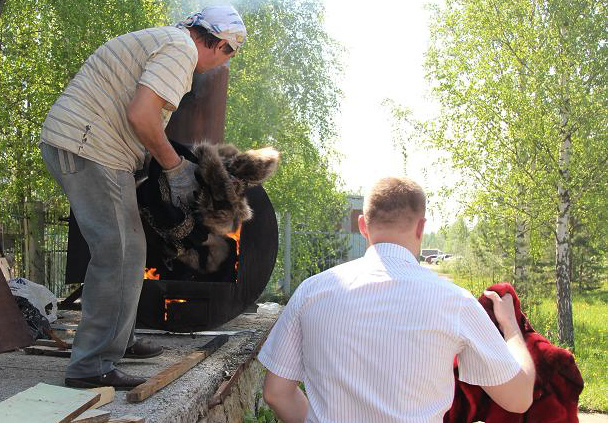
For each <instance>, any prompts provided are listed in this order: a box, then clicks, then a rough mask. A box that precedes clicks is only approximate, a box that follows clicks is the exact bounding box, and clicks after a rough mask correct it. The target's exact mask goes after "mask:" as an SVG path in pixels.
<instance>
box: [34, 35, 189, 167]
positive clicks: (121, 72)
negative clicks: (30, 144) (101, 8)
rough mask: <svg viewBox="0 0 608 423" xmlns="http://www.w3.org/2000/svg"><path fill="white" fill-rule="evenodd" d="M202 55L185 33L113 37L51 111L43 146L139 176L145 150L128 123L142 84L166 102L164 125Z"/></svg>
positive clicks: (175, 107)
mask: <svg viewBox="0 0 608 423" xmlns="http://www.w3.org/2000/svg"><path fill="white" fill-rule="evenodd" d="M197 60H198V51H197V49H196V46H195V44H194V42H193V41H192V38H191V37H190V35H189V32H188V30H187V29H178V28H174V27H159V28H148V29H143V30H141V31H136V32H130V33H128V34H125V35H121V36H120V37H117V38H114V39H112V40H110V41H108V42H106V43H105V44H103V45H102V46H101V47H99V48H98V49H97V50H96V51H95V52H94V53H93V54H92V55H91V56H90V57H89V58H88V59H87V61H86V62H85V63H84V65H83V66H82V67H81V68H80V71H79V72H78V74H77V75H76V76H75V77H74V79H72V80H71V81H70V83H69V84H68V86H67V88H66V89H65V91H64V92H63V94H62V95H61V96H60V97H59V99H58V100H57V101H56V102H55V104H54V105H53V107H52V108H51V110H50V112H49V114H48V116H47V118H46V120H45V122H44V125H43V127H42V133H41V142H45V143H48V144H51V145H54V146H55V147H58V148H61V149H64V150H68V151H71V152H72V153H74V154H77V155H79V156H82V157H85V158H87V159H90V160H92V161H94V162H97V163H100V164H102V165H105V166H108V167H110V168H113V169H119V170H126V171H131V172H133V171H135V170H137V169H139V168H140V167H141V166H142V164H143V161H144V155H145V148H144V146H143V145H142V144H141V143H140V142H139V141H138V139H137V137H136V136H135V134H134V132H133V129H132V128H131V125H130V124H129V122H128V121H127V113H126V110H127V106H128V105H129V103H130V101H131V99H132V98H133V95H134V94H135V89H136V88H137V85H138V84H141V85H145V86H147V87H149V88H150V89H152V90H153V91H154V92H155V93H156V94H158V95H159V96H160V97H162V98H163V99H164V100H166V101H167V104H166V105H165V108H164V109H163V111H162V114H163V121H164V124H165V125H166V124H167V123H168V121H169V117H170V116H171V112H173V111H174V110H175V109H177V106H178V105H179V102H180V100H181V98H182V97H183V95H184V94H185V93H187V92H188V91H190V89H191V86H192V76H193V73H194V68H195V66H196V63H197Z"/></svg>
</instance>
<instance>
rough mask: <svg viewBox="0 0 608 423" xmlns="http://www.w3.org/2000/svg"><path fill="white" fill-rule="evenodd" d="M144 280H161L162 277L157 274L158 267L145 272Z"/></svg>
mask: <svg viewBox="0 0 608 423" xmlns="http://www.w3.org/2000/svg"><path fill="white" fill-rule="evenodd" d="M144 279H154V280H159V279H160V275H157V274H156V267H151V268H150V269H146V270H145V272H144Z"/></svg>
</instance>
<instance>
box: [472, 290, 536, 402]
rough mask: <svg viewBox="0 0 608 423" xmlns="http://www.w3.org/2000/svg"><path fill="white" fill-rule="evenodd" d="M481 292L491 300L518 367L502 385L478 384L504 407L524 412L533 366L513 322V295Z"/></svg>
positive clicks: (531, 390) (529, 398) (534, 374)
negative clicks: (515, 373) (513, 374)
mask: <svg viewBox="0 0 608 423" xmlns="http://www.w3.org/2000/svg"><path fill="white" fill-rule="evenodd" d="M484 295H485V296H486V297H488V298H489V299H490V300H491V301H492V304H493V306H494V315H495V316H496V320H497V321H498V326H500V330H501V331H502V333H503V335H504V337H505V341H506V342H507V347H508V348H509V351H511V354H513V357H515V359H516V360H517V362H518V363H519V364H520V365H521V371H520V372H519V373H518V374H517V375H515V377H514V378H513V379H511V380H509V381H508V382H506V383H503V384H502V385H496V386H482V388H483V390H484V391H486V393H487V394H488V395H489V396H490V397H491V398H492V399H493V400H494V402H496V403H497V404H498V405H500V406H501V407H502V408H504V409H505V410H507V411H510V412H512V413H524V412H526V410H528V408H530V405H531V404H532V399H533V396H532V395H533V392H534V380H535V378H536V369H535V368H534V362H533V361H532V357H531V356H530V353H529V352H528V349H527V347H526V342H525V341H524V338H523V335H522V333H521V330H520V329H519V325H518V324H517V319H516V317H515V307H514V306H513V297H512V296H511V294H506V295H505V296H504V297H502V298H501V297H500V296H499V295H498V293H496V292H494V291H485V292H484Z"/></svg>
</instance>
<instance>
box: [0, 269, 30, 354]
mask: <svg viewBox="0 0 608 423" xmlns="http://www.w3.org/2000/svg"><path fill="white" fill-rule="evenodd" d="M33 343H34V338H33V336H32V334H31V332H30V330H29V328H28V327H27V323H25V319H24V318H23V314H22V313H21V310H19V307H18V306H17V302H16V301H15V298H14V297H13V294H12V292H11V290H10V288H9V287H8V283H7V282H6V279H4V275H3V274H2V272H0V352H5V351H13V350H15V349H17V348H23V347H26V346H28V345H32V344H33Z"/></svg>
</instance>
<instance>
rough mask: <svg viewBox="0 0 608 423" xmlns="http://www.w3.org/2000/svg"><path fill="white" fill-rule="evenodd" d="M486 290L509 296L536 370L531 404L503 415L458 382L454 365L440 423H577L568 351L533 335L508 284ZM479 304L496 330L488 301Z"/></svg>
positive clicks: (576, 383)
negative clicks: (447, 403) (521, 411)
mask: <svg viewBox="0 0 608 423" xmlns="http://www.w3.org/2000/svg"><path fill="white" fill-rule="evenodd" d="M488 290H490V291H496V292H497V293H498V295H500V296H501V297H502V296H503V295H505V294H511V295H512V296H513V300H514V301H513V302H514V305H515V316H516V317H517V320H518V322H519V328H520V329H521V332H522V334H523V335H524V339H525V341H526V345H527V347H528V351H530V355H531V356H532V360H534V365H535V366H536V381H535V383H534V402H533V403H532V406H531V407H530V409H529V410H528V411H527V412H525V413H524V414H516V413H510V412H508V411H505V410H503V409H502V408H501V407H500V406H499V405H498V404H496V403H495V402H494V401H492V400H491V399H490V397H489V396H488V395H487V394H486V393H485V391H483V390H482V389H481V388H480V387H479V386H475V385H469V384H467V383H464V382H461V381H459V380H458V368H457V366H456V364H457V363H455V365H454V373H455V375H456V392H455V395H454V403H453V404H452V408H451V409H450V410H449V411H448V412H447V413H446V414H445V416H444V418H443V422H444V423H470V422H476V421H483V422H486V423H578V396H579V394H580V393H581V391H582V390H583V379H582V377H581V373H580V372H579V370H578V368H577V367H576V363H575V362H574V356H573V355H572V354H571V353H570V351H568V350H565V349H562V348H558V347H555V346H553V345H551V344H550V343H549V341H548V340H547V339H545V338H543V337H542V336H540V335H539V334H538V333H536V332H535V331H534V329H533V328H532V326H531V325H530V322H528V319H527V318H526V316H525V315H524V314H523V313H522V312H521V306H520V302H519V298H518V297H517V294H515V290H514V289H513V287H512V286H511V285H510V284H507V283H505V284H498V285H494V286H492V287H490V288H488ZM479 302H480V303H481V305H482V306H483V308H484V309H485V310H486V312H487V313H488V315H489V316H490V318H491V319H492V322H493V323H494V324H495V325H496V326H498V324H497V322H496V318H495V317H494V311H493V307H492V301H491V300H490V299H489V298H486V297H485V296H483V295H482V297H481V298H479Z"/></svg>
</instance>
